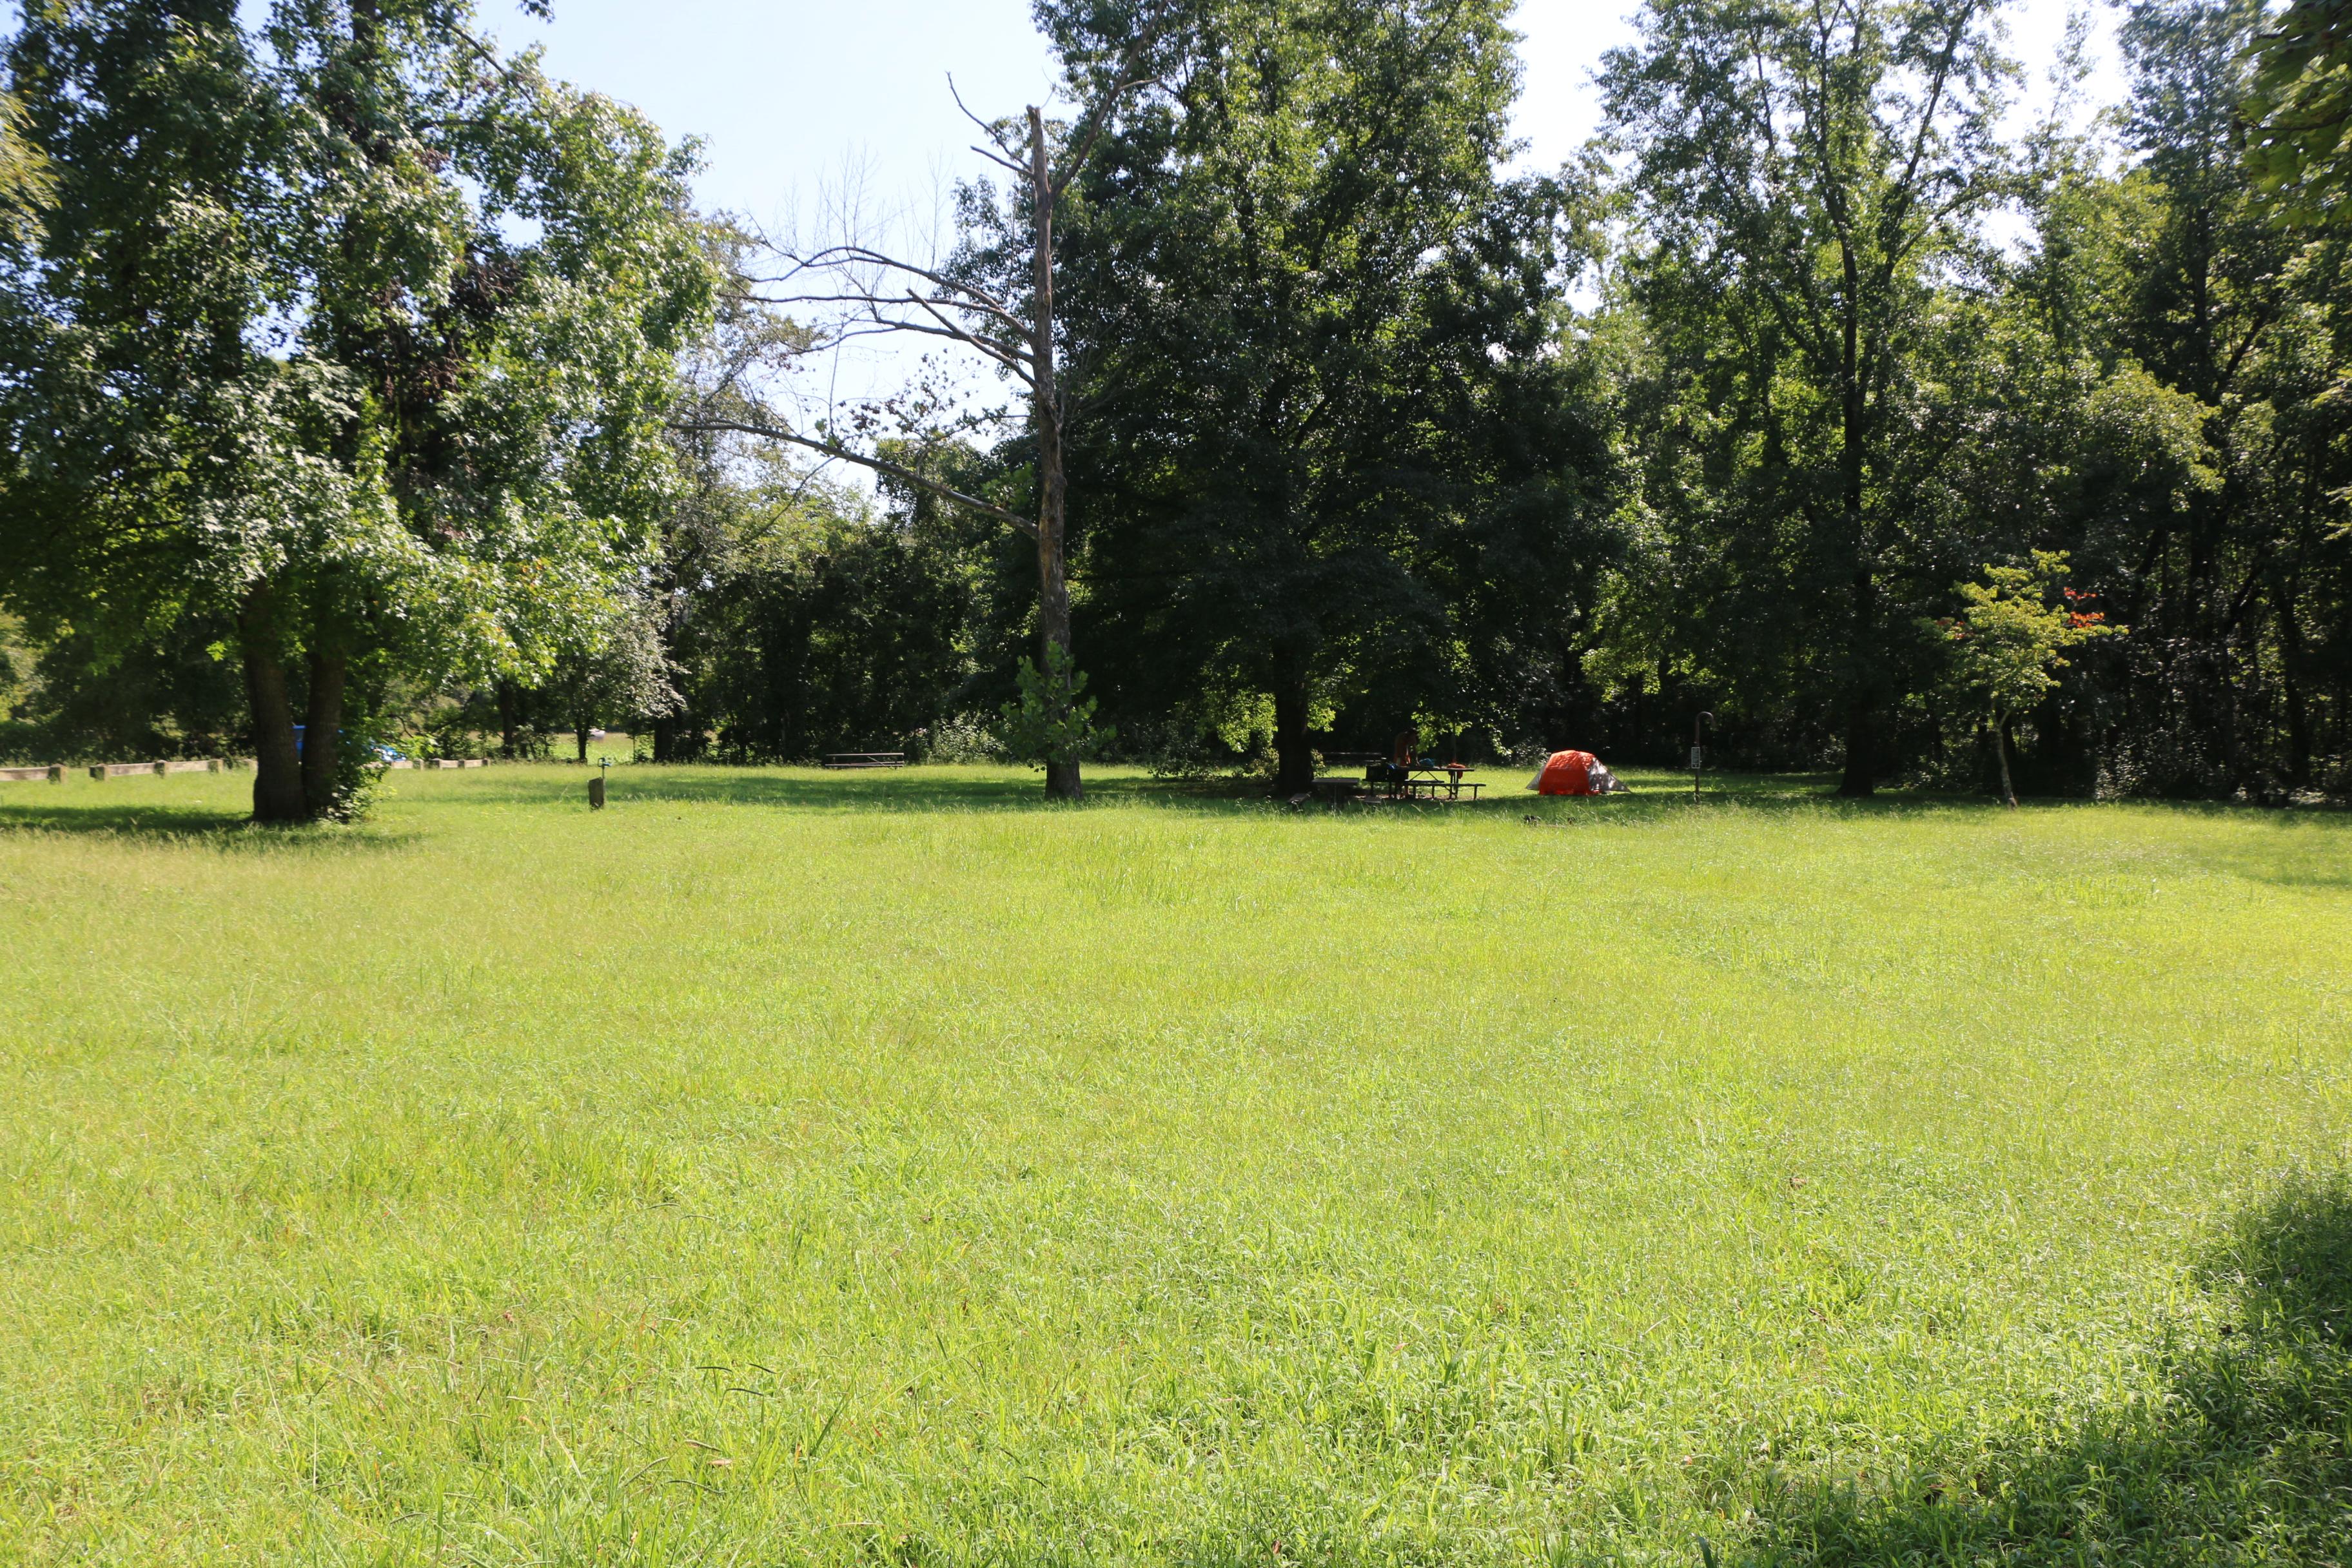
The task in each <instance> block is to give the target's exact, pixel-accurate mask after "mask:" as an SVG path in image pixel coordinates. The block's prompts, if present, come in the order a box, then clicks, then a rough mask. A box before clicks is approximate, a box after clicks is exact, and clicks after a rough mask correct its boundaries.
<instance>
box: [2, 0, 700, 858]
mask: <svg viewBox="0 0 2352 1568" xmlns="http://www.w3.org/2000/svg"><path fill="white" fill-rule="evenodd" d="M469 17H470V11H469V8H468V7H467V5H464V4H462V3H457V0H356V3H354V4H352V5H348V6H345V5H339V4H333V3H331V0H279V3H278V5H275V6H274V7H273V8H272V9H271V10H270V12H269V13H268V18H267V21H266V23H265V24H263V25H262V26H260V27H259V28H257V29H248V28H247V27H246V26H242V25H241V24H240V22H239V20H238V16H237V8H236V6H235V5H232V4H230V3H228V0H177V3H173V0H103V3H94V4H89V5H72V6H42V7H37V8H35V9H33V10H32V11H31V12H30V14H28V16H26V19H25V22H24V24H23V26H22V27H21V29H20V30H19V32H18V33H17V35H16V37H15V39H14V40H13V41H12V43H11V45H10V47H9V53H8V63H9V68H10V70H11V72H12V77H13V86H14V88H15V90H16V93H17V95H18V97H19V98H20V100H21V101H22V102H23V104H24V107H25V124H26V135H27V137H28V139H29V141H30V142H31V143H32V144H33V145H35V146H36V147H37V148H38V149H39V150H40V152H41V153H42V154H43V155H44V156H45V157H46V159H47V162H48V163H49V164H50V166H51V167H52V168H53V170H54V171H55V173H56V177H57V191H56V196H55V199H54V201H53V202H52V203H51V205H50V206H49V208H48V209H47V215H46V218H47V221H46V223H45V225H44V232H43V233H42V235H41V236H40V237H39V238H38V240H37V242H31V243H27V244H26V246H25V247H24V248H23V249H22V251H21V255H20V260H21V264H20V265H18V266H16V267H14V268H10V269H9V270H8V272H7V275H6V278H5V297H0V419H5V429H6V432H7V435H8V437H9V440H8V451H9V454H10V455H9V458H8V468H7V470H6V472H5V490H6V495H7V500H8V506H7V509H6V513H5V519H0V566H4V567H5V568H6V570H5V574H0V578H5V588H0V591H5V593H6V594H7V595H8V596H9V598H10V600H11V602H12V604H13V605H15V606H16V608H18V609H19V610H20V611H21V612H22V613H23V614H25V616H26V619H27V621H28V622H29V623H31V624H33V625H34V626H36V627H37V628H61V627H65V626H74V627H77V628H79V629H81V630H84V631H87V632H89V633H91V634H92V635H94V636H97V637H100V638H101V639H102V640H106V641H110V642H119V643H127V642H129V641H131V640H134V639H135V638H137V637H139V636H141V635H142V633H143V632H144V631H145V630H146V629H147V628H151V627H153V626H160V625H165V624H170V623H172V622H174V621H179V620H194V621H197V622H201V623H205V624H210V625H213V626H216V627H218V628H219V643H220V647H222V649H223V651H224V652H225V653H226V652H227V651H229V650H231V649H233V650H234V651H235V652H236V655H237V656H238V658H240V659H241V661H242V663H243V666H244V673H245V684H246V689H247V704H248V707H249V709H250V719H251V724H252V739H253V743H254V746H255V751H256V754H257V758H258V761H259V769H258V773H257V778H256V781H255V786H254V814H255V816H256V817H257V819H260V820H263V821H296V820H303V819H309V818H315V817H318V816H331V815H334V814H336V813H337V812H338V811H339V810H341V803H342V802H343V801H344V800H346V799H347V798H349V795H350V792H351V790H352V784H353V782H354V778H355V775H356V773H358V772H359V771H360V770H361V769H362V768H363V767H364V765H365V754H364V749H363V748H362V747H358V746H349V745H346V744H345V743H344V741H345V731H346V730H347V729H352V730H355V731H362V732H363V731H365V730H367V729H368V728H369V727H371V726H372V725H373V724H374V723H375V722H377V720H376V717H375V716H374V715H373V714H372V713H371V712H370V707H371V704H372V702H373V700H374V694H373V693H374V691H375V690H380V689H383V684H384V682H386V681H388V680H389V679H391V678H392V677H393V676H394V674H396V673H399V672H424V673H425V674H427V675H429V676H430V677H431V678H432V679H446V678H450V677H455V676H469V677H472V678H474V679H487V678H488V677H491V676H493V675H496V674H500V673H506V674H518V675H526V676H535V675H536V674H538V673H540V672H542V671H544V670H546V669H547V668H550V667H551V664H552V661H553V658H554V657H555V654H556V652H557V650H558V649H559V648H561V647H562V646H563V645H564V642H565V638H566V634H567V632H568V631H569V630H570V629H571V628H573V627H575V626H579V625H582V624H583V623H585V622H588V621H591V620H593V619H594V618H595V617H596V616H598V615H599V614H601V613H603V612H604V611H605V610H606V609H607V608H608V607H609V606H610V605H611V604H612V603H613V602H614V598H615V595H616V593H617V590H618V588H619V586H620V584H622V583H623V582H625V580H626V578H627V576H628V574H630V572H631V570H632V568H633V566H634V565H635V563H637V562H638V561H639V560H640V559H641V558H642V555H643V552H644V549H645V545H646V535H647V530H648V526H649V521H650V519H651V517H652V516H653V515H654V513H655V511H656V510H657V508H658V506H659V505H660V504H661V502H662V500H663V499H664V495H665V492H666V489H667V484H668V479H667V448H666V446H665V444H664V441H663V438H662V417H663V416H664V414H665V412H666V408H667V401H668V396H669V384H670V374H671V356H672V353H673V351H674V349H675V348H676V347H677V344H678V343H679V342H680V341H681V340H682V339H683V338H684V337H686V336H687V335H688V334H689V333H691V331H693V330H694V328H695V324H696V322H697V321H698V319H699V318H700V317H701V315H702V313H703V310H704V309H705V300H706V299H707V295H708V292H709V273H708V270H707V268H706V267H705V265H704V263H703V260H702V258H701V257H700V255H699V254H698V249H697V245H696V239H695V236H694V233H693V230H692V227H691V226H690V224H689V223H688V221H687V218H686V215H685V186H684V179H685V175H686V174H687V172H688V162H687V159H686V157H685V156H684V155H683V154H681V153H675V152H673V151H672V150H671V149H669V148H668V147H667V146H666V145H665V144H664V142H662V140H661V138H660V137H659V135H658V133H657V132H655V131H654V130H653V128H652V127H651V126H649V125H647V124H646V122H645V121H643V120H641V119H640V118H638V117H637V116H635V115H634V114H633V113H630V112H629V111H627V110H623V109H621V108H620V107H618V106H616V105H614V104H613V103H611V102H610V101H609V100H604V99H600V98H597V97H594V96H593V95H586V94H581V93H577V92H574V91H572V89H568V88H564V87H562V86H560V85H558V84H555V83H553V82H551V81H549V80H548V79H546V78H545V77H543V76H542V75H541V73H540V71H539V70H538V68H537V66H536V63H535V61H534V60H533V59H531V58H528V57H526V58H522V59H520V60H514V61H506V60H501V59H499V58H498V57H497V56H496V55H495V54H494V53H492V52H491V51H490V50H489V49H488V47H487V46H486V45H484V44H483V43H482V42H481V41H480V40H478V38H476V37H474V35H473V34H472V33H471V32H470V31H469V30H468V26H467V23H468V21H469ZM531 231H535V232H531ZM526 234H528V235H529V237H523V236H524V235H526ZM298 695H299V697H300V699H301V700H302V702H303V705H304V709H305V717H306V720H307V723H306V727H305V730H304V732H303V743H302V744H301V746H300V748H299V754H298V749H297V743H296V739H295V725H294V712H295V703H296V699H297V697H298Z"/></svg>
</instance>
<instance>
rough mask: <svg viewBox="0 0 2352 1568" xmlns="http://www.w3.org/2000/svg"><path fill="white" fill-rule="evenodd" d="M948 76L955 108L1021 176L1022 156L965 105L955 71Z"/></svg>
mask: <svg viewBox="0 0 2352 1568" xmlns="http://www.w3.org/2000/svg"><path fill="white" fill-rule="evenodd" d="M947 76H948V96H949V97H950V98H952V99H954V100H955V106H956V107H957V108H958V109H961V110H963V117H964V118H965V119H966V120H969V121H971V122H972V123H973V124H974V125H977V126H979V127H980V133H981V134H982V136H985V137H987V138H988V140H989V141H990V142H991V143H992V144H993V145H994V146H995V148H996V150H997V151H998V152H1000V153H1003V154H1004V155H1005V157H1007V158H1008V159H1012V160H1013V173H1014V174H1020V173H1021V172H1022V169H1021V165H1020V163H1019V159H1020V154H1019V153H1015V152H1014V151H1013V149H1012V148H1010V147H1008V146H1006V145H1005V144H1004V139H1003V137H1001V136H999V135H998V134H997V133H996V127H995V126H993V125H991V124H990V123H989V122H988V121H985V120H982V118H981V117H980V116H979V115H977V114H974V113H973V112H972V111H971V109H970V107H968V106H967V105H966V104H965V103H964V100H963V94H961V93H960V92H958V91H957V90H956V84H955V72H953V71H950V72H948V73H947ZM972 151H973V152H975V153H978V152H980V149H978V148H977V147H975V148H973V149H972ZM980 155H981V156H982V157H983V158H985V157H987V156H988V154H987V153H981V154H980Z"/></svg>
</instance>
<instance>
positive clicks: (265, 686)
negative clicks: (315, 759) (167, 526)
mask: <svg viewBox="0 0 2352 1568" xmlns="http://www.w3.org/2000/svg"><path fill="white" fill-rule="evenodd" d="M271 599H272V595H271V592H270V589H269V588H268V585H267V584H261V585H257V586H256V587H254V588H253V589H251V590H250V591H248V592H247V595H246V596H245V603H244V604H243V605H241V606H239V608H238V611H237V640H238V644H239V647H240V649H241V651H242V653H243V656H244V660H245V698H246V703H247V706H248V707H249V708H251V710H252V711H253V763H254V769H253V820H254V821H256V822H302V821H307V820H308V819H309V817H310V812H309V811H308V810H307V809H306V808H305V807H304V805H303V803H302V763H301V759H300V757H299V754H298V752H296V749H295V745H294V703H293V700H292V699H291V698H290V697H289V695H288V694H287V689H286V664H285V661H284V660H283V659H282V658H279V657H278V646H277V643H276V640H275V638H274V637H272V635H271V632H272V628H271V626H270V610H271Z"/></svg>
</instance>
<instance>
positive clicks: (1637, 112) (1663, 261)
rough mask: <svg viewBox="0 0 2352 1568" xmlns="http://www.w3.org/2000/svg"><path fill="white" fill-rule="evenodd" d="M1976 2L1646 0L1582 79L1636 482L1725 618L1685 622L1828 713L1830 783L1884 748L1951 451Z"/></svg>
mask: <svg viewBox="0 0 2352 1568" xmlns="http://www.w3.org/2000/svg"><path fill="white" fill-rule="evenodd" d="M1996 5H1997V0H1822V3H1815V0H1651V3H1650V4H1649V5H1647V6H1646V7H1645V8H1644V9H1643V13H1642V16H1641V37H1640V39H1639V41H1638V42H1637V43H1635V44H1634V45H1633V46H1631V47H1626V48H1623V49H1620V50H1616V51H1613V52H1612V54H1611V55H1610V57H1609V58H1608V62H1607V67H1606V69H1605V72H1604V76H1603V89H1604V92H1605V94H1606V98H1607V104H1608V111H1609V117H1610V130H1611V134H1612V137H1613V138H1614V140H1615V142H1616V143H1617V145H1618V146H1620V147H1621V148H1622V150H1623V151H1624V152H1625V153H1627V154H1629V155H1630V161H1631V163H1630V169H1629V172H1628V175H1627V183H1626V194H1627V196H1628V198H1629V200H1630V202H1631V212H1630V214H1629V220H1630V221H1629V224H1628V227H1629V230H1630V232H1631V233H1632V234H1633V236H1635V237H1636V239H1635V241H1634V244H1633V254H1632V255H1631V256H1629V257H1628V258H1626V265H1627V269H1628V274H1629V288H1630V290H1631V292H1632V295H1633V299H1634V300H1635V301H1636V302H1637V304H1638V307H1639V309H1640V310H1641V311H1642V313H1643V316H1644V318H1645V319H1646V321H1647V323H1648V329H1649V337H1648V347H1649V353H1650V355H1651V361H1652V363H1651V365H1650V367H1649V371H1648V374H1651V375H1654V377H1656V378H1657V384H1654V386H1653V387H1652V389H1651V391H1650V393H1649V395H1648V396H1649V401H1650V403H1651V404H1652V405H1653V406H1654V409H1655V410H1656V411H1657V415H1658V417H1657V420H1656V422H1655V423H1654V426H1653V435H1654V439H1653V441H1652V442H1651V443H1650V455H1651V458H1652V463H1651V466H1650V472H1649V475H1648V486H1647V489H1648V494H1649V500H1650V501H1651V503H1652V504H1653V506H1654V507H1655V508H1656V509H1658V510H1659V511H1660V512H1661V513H1663V514H1664V517H1665V520H1666V526H1667V528H1668V530H1669V531H1670V532H1671V533H1672V534H1673V536H1674V537H1675V539H1676V540H1678V541H1679V542H1682V543H1683V544H1684V545H1685V547H1686V548H1688V549H1689V550H1690V551H1691V553H1692V554H1693V555H1694V556H1695V557H1696V558H1695V559H1694V560H1692V561H1690V562H1689V563H1687V564H1688V567H1689V569H1690V571H1691V573H1692V574H1694V575H1696V576H1697V577H1698V578H1700V579H1702V580H1705V579H1712V583H1711V585H1710V586H1708V587H1707V589H1706V592H1705V593H1704V595H1703V598H1704V600H1705V601H1706V604H1708V605H1714V606H1715V607H1716V608H1717V609H1718V610H1727V611H1728V612H1729V613H1728V614H1718V615H1717V616H1716V617H1715V622H1714V624H1713V625H1711V626H1703V627H1696V628H1689V630H1695V631H1696V632H1698V633H1700V634H1701V635H1702V636H1703V637H1705V638H1706V644H1707V649H1708V658H1710V659H1711V662H1712V665H1713V667H1714V668H1715V669H1716V670H1717V671H1718V672H1728V673H1729V674H1730V675H1731V676H1732V677H1733V678H1734V679H1737V678H1738V677H1739V676H1740V675H1741V674H1742V673H1744V674H1745V675H1746V676H1747V677H1748V681H1749V684H1751V685H1761V684H1762V683H1763V682H1765V681H1769V682H1770V683H1772V684H1773V685H1775V686H1777V687H1779V688H1780V689H1782V690H1783V691H1793V692H1795V693H1796V694H1797V696H1798V698H1799V700H1801V701H1808V702H1811V703H1812V704H1814V705H1816V706H1818V707H1821V708H1831V709H1833V710H1835V714H1836V724H1835V728H1836V730H1837V731H1838V732H1839V733H1840V735H1841V738H1842V742H1843V752H1844V776H1843V781H1842V783H1841V785H1840V789H1841V793H1843V794H1846V795H1867V794H1869V793H1871V791H1872V789H1873V787H1874V783H1875V780H1876V778H1877V776H1878V774H1879V773H1880V772H1881V770H1882V769H1883V768H1884V767H1885V765H1886V763H1887V761H1888V760H1889V759H1888V754H1887V749H1886V745H1885V728H1886V724H1887V721H1888V718H1889V716H1890V711H1891V709H1892V707H1893V705H1894V702H1895V699H1896V698H1897V697H1898V696H1899V695H1900V691H1899V689H1898V688H1899V686H1900V684H1901V680H1900V675H1899V672H1900V671H1902V670H1903V669H1904V668H1905V666H1906V662H1907V658H1906V646H1905V645H1906V642H1907V641H1908V640H1909V639H1911V638H1912V637H1913V635H1914V634H1913V631H1912V628H1913V627H1914V626H1916V616H1915V615H1912V614H1908V613H1906V609H1907V605H1906V602H1905V601H1906V600H1907V599H1909V598H1911V597H1914V596H1916V595H1917V594H1918V593H1920V592H1922V591H1924V589H1925V584H1927V582H1928V581H1930V579H1928V578H1927V577H1926V576H1925V575H1924V574H1922V572H1921V570H1920V564H1919V563H1918V562H1917V561H1916V559H1915V554H1916V552H1915V550H1914V544H1915V541H1914V540H1913V539H1912V538H1911V537H1909V534H1908V528H1909V524H1910V521H1911V517H1912V514H1913V507H1914V503H1915V501H1916V494H1917V492H1918V490H1919V489H1921V487H1923V486H1924V485H1927V484H1929V483H1931V482H1932V481H1933V479H1934V478H1935V468H1936V466H1937V463H1939V462H1940V461H1941V460H1942V459H1943V458H1945V457H1946V456H1948V455H1949V454H1950V453H1951V452H1953V451H1954V450H1957V449H1958V448H1957V444H1956V443H1954V442H1953V441H1951V440H1950V439H1949V438H1948V437H1949V435H1950V432H1951V427H1952V425H1953V421H1952V420H1951V418H1950V417H1949V414H1950V409H1951V405H1950V402H1949V400H1948V398H1946V397H1945V396H1944V395H1943V388H1942V387H1941V386H1939V384H1938V382H1939V375H1938V364H1937V362H1938V361H1939V360H1948V358H1949V353H1948V351H1949V349H1950V348H1951V346H1952V343H1953V333H1954V331H1955V330H1956V328H1957V327H1958V322H1957V321H1956V320H1955V318H1954V317H1953V316H1952V314H1951V313H1950V311H1949V310H1948V309H1947V306H1948V300H1947V299H1946V298H1945V296H1944V294H1943V292H1942V289H1941V285H1942V284H1943V283H1944V282H1946V281H1947V280H1948V279H1950V278H1951V277H1952V276H1953V274H1954V272H1955V270H1956V269H1960V268H1967V267H1969V265H1970V263H1971V259H1972V257H1971V253H1972V252H1973V251H1974V250H1975V249H1976V248H1977V241H1978V236H1979V226H1980V225H1981V223H1982V221H1983V219H1984V217H1985V216H1986V214H1987V213H1988V212H1989V211H1990V209H1991V208H1992V206H1993V205H1995V203H1997V202H1998V201H1999V200H2000V199H2001V197H2002V196H2003V195H2005V194H2006V193H2008V192H2009V191H2010V190H2011V188H2012V180H2011V160H2010V158H2009V156H2008V154H2007V152H2006V150H2005V149H2004V147H2003V146H2002V144H2001V142H2000V139H1999V137H1998V135H1997V121H1998V117H1999V115H2000V110H2001V90H2002V84H2003V82H2004V80H2005V78H2006V76H2007V72H2008V68H2007V67H2006V65H2005V63H2004V62H2003V60H2002V59H2001V58H2000V55H1999V53H1998V51H1997V49H1996V47H1995V45H1996V38H1995V34H1994V20H1995V12H1996ZM1692 608H1694V609H1699V608H1701V606H1697V605H1694V606H1692ZM1759 678H1760V679H1759Z"/></svg>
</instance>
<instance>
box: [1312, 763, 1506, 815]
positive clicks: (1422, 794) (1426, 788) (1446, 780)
mask: <svg viewBox="0 0 2352 1568" xmlns="http://www.w3.org/2000/svg"><path fill="white" fill-rule="evenodd" d="M1374 760H1375V761H1378V759H1374ZM1475 771H1476V770H1475V769H1473V768H1470V767H1468V766H1465V765H1464V764H1462V763H1436V764H1433V765H1431V766H1428V767H1421V768H1414V769H1412V770H1411V771H1410V772H1408V773H1406V774H1405V776H1404V777H1403V778H1402V779H1373V778H1369V777H1367V778H1360V779H1351V778H1319V779H1317V780H1316V781H1315V788H1316V793H1317V794H1318V795H1330V796H1332V797H1333V798H1335V799H1338V800H1341V801H1349V800H1433V801H1436V802H1438V803H1440V804H1441V805H1443V804H1446V803H1450V802H1454V801H1460V800H1464V799H1468V800H1473V801H1475V800H1476V799H1477V798H1478V792H1479V791H1480V790H1483V789H1485V788H1486V785H1485V784H1483V783H1480V782H1478V781H1476V780H1473V779H1465V778H1464V777H1463V776H1462V775H1463V774H1465V773H1473V772H1475Z"/></svg>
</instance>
